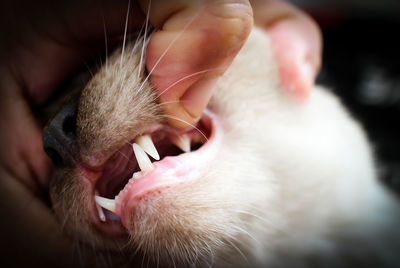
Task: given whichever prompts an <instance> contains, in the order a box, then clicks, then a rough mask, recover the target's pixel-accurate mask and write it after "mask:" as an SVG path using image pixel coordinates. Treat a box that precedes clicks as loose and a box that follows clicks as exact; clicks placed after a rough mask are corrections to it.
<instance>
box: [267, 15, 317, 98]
mask: <svg viewBox="0 0 400 268" xmlns="http://www.w3.org/2000/svg"><path fill="white" fill-rule="evenodd" d="M308 30H309V29H307V28H305V27H304V25H302V24H301V23H298V21H297V20H290V19H289V20H285V21H282V22H279V23H277V24H274V25H271V27H269V28H268V35H269V37H270V40H271V45H272V49H273V52H274V56H275V60H276V63H277V65H278V72H279V78H280V83H281V87H282V89H283V90H285V91H287V92H288V93H290V94H291V95H294V96H296V97H298V98H300V99H307V98H308V96H309V95H310V90H311V88H312V86H313V85H314V80H315V77H316V74H317V71H318V69H319V64H320V47H316V45H315V43H316V42H314V41H315V40H313V38H310V35H309V32H308ZM310 30H312V29H310Z"/></svg>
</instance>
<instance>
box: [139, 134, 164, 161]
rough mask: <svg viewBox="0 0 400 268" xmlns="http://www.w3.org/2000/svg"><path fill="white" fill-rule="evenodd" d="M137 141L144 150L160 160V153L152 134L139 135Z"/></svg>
mask: <svg viewBox="0 0 400 268" xmlns="http://www.w3.org/2000/svg"><path fill="white" fill-rule="evenodd" d="M135 142H136V143H137V144H138V145H139V146H140V147H142V149H143V151H145V152H146V153H148V154H149V155H150V156H151V157H153V158H154V159H155V160H160V155H159V154H158V152H157V149H156V147H155V146H154V143H153V140H152V139H151V136H150V135H143V136H139V137H137V138H136V139H135Z"/></svg>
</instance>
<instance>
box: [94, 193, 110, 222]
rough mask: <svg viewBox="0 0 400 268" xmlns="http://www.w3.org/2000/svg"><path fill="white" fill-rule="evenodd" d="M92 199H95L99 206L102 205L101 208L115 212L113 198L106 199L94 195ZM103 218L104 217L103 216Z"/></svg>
mask: <svg viewBox="0 0 400 268" xmlns="http://www.w3.org/2000/svg"><path fill="white" fill-rule="evenodd" d="M94 200H95V201H96V204H98V205H99V206H100V207H103V208H105V209H107V210H109V211H112V212H114V213H115V200H114V199H108V198H104V197H101V196H98V195H95V196H94ZM103 215H104V214H103ZM100 219H101V218H100ZM104 219H105V217H104Z"/></svg>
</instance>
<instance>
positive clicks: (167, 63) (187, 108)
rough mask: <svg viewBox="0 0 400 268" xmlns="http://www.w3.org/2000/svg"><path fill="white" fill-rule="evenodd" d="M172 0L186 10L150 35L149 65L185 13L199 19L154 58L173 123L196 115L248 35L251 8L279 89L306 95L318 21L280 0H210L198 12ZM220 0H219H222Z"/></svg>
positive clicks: (314, 65) (315, 59) (317, 57)
mask: <svg viewBox="0 0 400 268" xmlns="http://www.w3.org/2000/svg"><path fill="white" fill-rule="evenodd" d="M173 2H174V4H173V5H171V6H173V7H174V8H175V9H174V10H184V12H182V13H176V15H175V16H172V17H170V22H169V23H168V24H166V27H164V28H163V31H161V32H158V33H156V34H154V35H153V37H152V39H151V40H150V44H149V47H148V50H147V53H148V59H147V67H148V69H149V70H151V69H152V68H153V67H154V65H155V62H156V61H157V59H158V58H159V57H160V56H161V55H162V53H163V52H164V51H165V50H166V49H167V47H168V46H169V44H170V43H171V42H172V41H173V39H174V38H176V36H177V35H178V34H180V33H181V32H182V29H183V28H184V27H185V26H186V24H185V23H186V22H187V21H188V20H190V19H188V18H193V17H195V16H198V17H197V19H196V20H198V21H199V23H193V26H192V27H189V28H190V31H189V30H187V31H186V32H185V33H183V34H182V37H180V39H179V40H177V41H176V42H175V44H174V45H173V46H172V47H171V48H169V51H168V54H167V55H166V56H165V60H163V61H161V62H160V63H158V66H157V68H155V70H154V72H153V74H152V77H151V81H152V83H153V84H155V85H156V86H157V90H158V91H159V93H160V94H161V96H160V102H161V103H164V105H163V108H164V112H165V113H166V114H167V115H170V116H171V119H170V120H169V123H170V124H171V125H173V126H175V127H178V128H186V127H188V126H189V125H193V124H195V123H196V122H197V121H198V119H199V118H200V116H201V114H202V112H203V109H204V108H205V107H206V105H207V104H208V102H209V100H210V98H211V95H212V91H213V90H214V85H215V83H216V81H217V79H218V77H219V76H221V75H222V74H223V73H224V72H225V70H226V69H227V68H228V67H229V65H230V63H231V62H232V60H233V58H234V57H235V56H236V54H237V53H238V52H239V50H240V48H241V47H242V45H243V44H244V42H245V41H246V37H247V35H248V34H249V30H250V28H251V26H252V19H251V18H250V17H249V16H252V12H254V22H255V24H256V25H257V26H259V27H261V28H263V29H265V31H266V33H267V34H268V35H269V37H270V40H271V45H272V49H273V52H274V55H275V59H276V63H277V65H278V72H279V78H280V82H281V87H282V89H283V90H284V91H287V92H289V93H290V94H291V95H294V96H296V97H297V98H298V99H300V100H304V99H307V97H308V95H309V93H310V89H311V87H312V86H313V84H314V80H315V78H316V75H317V73H318V71H319V68H320V64H321V50H322V40H321V33H320V30H319V28H318V26H317V24H316V23H315V22H314V21H313V20H312V19H311V18H310V17H309V16H308V15H306V14H305V13H304V12H302V11H301V10H299V9H297V8H296V7H294V6H292V5H290V4H289V3H287V2H285V1H281V0H253V1H251V5H252V6H253V8H251V7H250V6H249V3H248V1H237V3H236V4H226V5H225V6H224V8H219V4H211V3H212V1H211V2H210V3H209V4H208V6H207V7H208V9H206V10H207V11H210V10H212V9H215V10H218V11H216V12H204V13H199V9H193V8H192V9H190V8H187V9H183V8H182V7H183V6H184V2H181V1H179V0H176V1H173ZM204 2H207V1H204ZM220 2H222V3H220V5H221V6H223V5H224V4H223V2H224V1H220ZM228 2H229V1H228ZM233 2H235V1H233ZM159 6H161V4H160V1H155V4H154V7H155V9H156V8H157V7H159ZM218 12H219V13H218ZM211 14H213V15H211ZM180 15H182V17H181V16H180ZM222 18H224V19H222ZM204 21H205V22H206V23H201V22H204ZM156 23H157V22H156ZM204 71H205V72H204ZM193 74H195V75H193ZM191 75H193V76H192V77H189V78H186V79H184V81H182V82H179V83H177V84H175V85H174V86H171V85H173V84H174V83H175V82H176V81H180V80H181V79H182V78H185V77H188V76H191ZM166 89H167V90H166ZM176 118H178V119H179V120H177V119H176Z"/></svg>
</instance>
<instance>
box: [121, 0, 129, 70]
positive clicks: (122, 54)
mask: <svg viewBox="0 0 400 268" xmlns="http://www.w3.org/2000/svg"><path fill="white" fill-rule="evenodd" d="M130 8H131V0H129V2H128V10H127V11H126V19H125V30H124V40H123V42H122V53H121V62H120V64H119V67H120V68H121V67H122V60H123V58H124V51H125V43H126V33H127V31H128V21H129V11H130Z"/></svg>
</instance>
